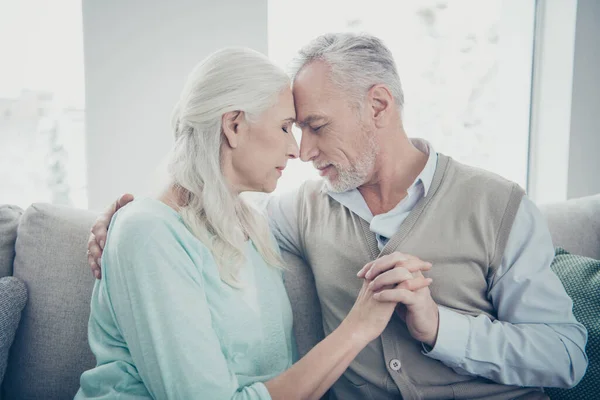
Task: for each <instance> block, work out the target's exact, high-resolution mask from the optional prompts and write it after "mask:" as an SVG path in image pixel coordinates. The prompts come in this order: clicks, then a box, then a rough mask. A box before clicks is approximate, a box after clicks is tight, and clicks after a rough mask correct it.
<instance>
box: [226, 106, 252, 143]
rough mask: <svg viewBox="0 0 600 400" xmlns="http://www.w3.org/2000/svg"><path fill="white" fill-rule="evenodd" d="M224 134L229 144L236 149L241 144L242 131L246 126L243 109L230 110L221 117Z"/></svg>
mask: <svg viewBox="0 0 600 400" xmlns="http://www.w3.org/2000/svg"><path fill="white" fill-rule="evenodd" d="M221 124H222V130H223V135H225V139H226V141H227V144H228V145H229V147H231V148H232V149H235V148H237V147H238V146H239V144H240V133H241V132H242V131H243V130H245V128H246V118H245V114H244V112H243V111H230V112H226V113H225V114H223V117H221Z"/></svg>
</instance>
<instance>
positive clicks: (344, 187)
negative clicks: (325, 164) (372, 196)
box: [325, 131, 378, 193]
mask: <svg viewBox="0 0 600 400" xmlns="http://www.w3.org/2000/svg"><path fill="white" fill-rule="evenodd" d="M365 139H366V148H365V150H364V151H363V152H362V153H361V154H360V156H359V158H358V160H357V161H356V162H355V163H354V165H350V166H348V167H342V166H341V165H340V164H338V163H335V162H332V163H330V164H331V165H332V166H333V168H335V170H336V172H337V176H335V177H334V179H333V180H331V179H330V178H329V177H327V176H326V177H325V184H326V185H327V189H328V190H330V191H332V192H335V193H341V192H346V191H348V190H352V189H356V188H357V187H359V186H361V185H363V184H365V183H366V181H367V177H368V176H369V174H370V173H371V172H372V171H373V168H374V167H375V158H376V156H377V152H378V147H377V143H376V142H375V135H374V133H373V132H368V131H366V132H365Z"/></svg>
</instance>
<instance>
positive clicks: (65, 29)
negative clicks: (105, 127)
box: [0, 0, 87, 208]
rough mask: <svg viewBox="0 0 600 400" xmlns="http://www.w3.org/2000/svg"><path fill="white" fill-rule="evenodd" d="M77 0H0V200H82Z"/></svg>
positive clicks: (18, 202)
mask: <svg viewBox="0 0 600 400" xmlns="http://www.w3.org/2000/svg"><path fill="white" fill-rule="evenodd" d="M82 32H83V31H82V21H81V1H77V0H57V1H53V2H47V1H44V0H24V1H9V2H1V3H0V48H2V63H1V64H0V116H1V117H0V188H1V189H0V204H6V203H8V204H16V205H18V206H20V207H22V208H25V207H27V206H29V204H31V203H33V202H49V203H53V204H62V205H70V206H76V207H81V208H87V194H86V165H85V128H84V122H85V120H84V117H85V115H84V89H83V85H84V79H83V35H82Z"/></svg>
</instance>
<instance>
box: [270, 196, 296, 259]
mask: <svg viewBox="0 0 600 400" xmlns="http://www.w3.org/2000/svg"><path fill="white" fill-rule="evenodd" d="M300 190H301V188H296V189H294V190H292V191H289V192H286V193H284V194H281V195H273V196H269V200H268V203H267V215H268V217H269V225H270V227H271V231H272V232H273V235H275V238H276V239H277V244H278V245H279V247H280V248H281V249H282V250H285V251H288V252H290V253H292V254H294V255H296V256H299V257H303V254H302V253H303V252H302V245H301V243H300V223H299V222H300V221H299V215H298V210H299V207H298V202H299V200H300V199H299V196H300Z"/></svg>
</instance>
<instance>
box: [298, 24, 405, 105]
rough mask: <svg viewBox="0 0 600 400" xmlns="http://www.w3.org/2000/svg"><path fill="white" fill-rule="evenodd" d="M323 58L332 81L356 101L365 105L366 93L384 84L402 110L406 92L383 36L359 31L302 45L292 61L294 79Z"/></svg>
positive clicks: (322, 36) (333, 34)
mask: <svg viewBox="0 0 600 400" xmlns="http://www.w3.org/2000/svg"><path fill="white" fill-rule="evenodd" d="M319 60H320V61H323V62H325V63H326V65H328V66H329V68H330V71H331V72H330V77H329V78H330V79H331V81H332V83H333V84H334V85H335V86H336V87H337V88H338V89H340V90H343V91H345V92H346V93H348V95H349V96H350V97H351V99H352V100H353V102H354V103H355V105H358V106H360V105H362V103H363V100H364V98H365V95H366V94H367V92H368V91H369V89H371V88H372V87H373V86H374V85H377V84H383V85H385V86H387V88H388V89H389V90H390V92H391V93H392V96H394V100H395V101H396V105H397V106H398V108H399V109H400V110H402V107H403V106H404V92H403V91H402V84H401V83H400V77H399V75H398V70H397V68H396V63H395V62H394V57H393V56H392V52H391V51H390V50H389V49H388V48H387V47H386V45H385V44H384V43H383V41H382V40H381V39H378V38H376V37H375V36H371V35H367V34H355V33H327V34H325V35H321V36H319V37H317V38H315V39H313V40H312V41H311V42H310V43H308V44H307V45H306V46H304V47H303V48H302V49H300V51H299V52H298V55H297V56H296V58H295V59H294V60H293V61H292V62H291V64H290V75H291V77H292V80H294V79H295V78H296V76H297V75H298V73H299V72H300V71H301V70H302V69H303V68H304V67H305V66H307V65H309V64H310V63H312V62H314V61H319Z"/></svg>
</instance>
